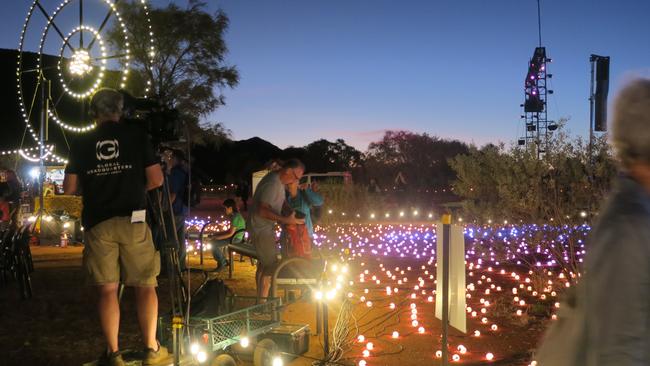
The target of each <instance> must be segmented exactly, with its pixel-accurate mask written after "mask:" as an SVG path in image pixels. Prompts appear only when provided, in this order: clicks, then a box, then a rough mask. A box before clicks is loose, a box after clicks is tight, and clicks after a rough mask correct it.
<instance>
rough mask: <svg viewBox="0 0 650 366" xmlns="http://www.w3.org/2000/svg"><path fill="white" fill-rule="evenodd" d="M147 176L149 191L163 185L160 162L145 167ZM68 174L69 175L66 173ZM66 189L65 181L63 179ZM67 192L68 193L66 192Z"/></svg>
mask: <svg viewBox="0 0 650 366" xmlns="http://www.w3.org/2000/svg"><path fill="white" fill-rule="evenodd" d="M144 171H145V176H146V177H147V191H150V190H152V189H155V188H158V187H160V186H162V185H163V180H164V178H163V174H162V168H161V167H160V164H157V163H156V164H153V165H150V166H148V167H146V168H145V170H144ZM66 176H67V175H66ZM63 184H64V190H65V181H63ZM66 194H67V193H66Z"/></svg>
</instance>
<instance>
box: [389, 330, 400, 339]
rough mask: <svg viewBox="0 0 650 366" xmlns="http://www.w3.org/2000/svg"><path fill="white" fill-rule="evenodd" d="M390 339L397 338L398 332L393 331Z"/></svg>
mask: <svg viewBox="0 0 650 366" xmlns="http://www.w3.org/2000/svg"><path fill="white" fill-rule="evenodd" d="M391 337H393V338H394V339H396V338H399V332H398V331H396V330H394V331H393V334H392V335H391Z"/></svg>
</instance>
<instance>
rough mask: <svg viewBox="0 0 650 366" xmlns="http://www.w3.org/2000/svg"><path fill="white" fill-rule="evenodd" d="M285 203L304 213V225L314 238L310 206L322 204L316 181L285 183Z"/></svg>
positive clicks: (310, 236) (311, 237)
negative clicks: (309, 182)
mask: <svg viewBox="0 0 650 366" xmlns="http://www.w3.org/2000/svg"><path fill="white" fill-rule="evenodd" d="M287 203H288V204H289V206H290V207H291V208H292V209H293V210H294V211H299V212H302V213H303V214H305V226H306V227H307V231H308V232H309V238H310V239H313V238H314V223H313V220H312V217H311V208H312V207H314V206H322V205H323V203H324V200H323V196H322V195H321V194H320V193H318V183H316V182H313V183H312V184H311V185H310V184H307V183H303V184H299V183H298V181H296V182H293V183H289V184H287Z"/></svg>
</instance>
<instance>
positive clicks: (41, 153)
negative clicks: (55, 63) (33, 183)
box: [38, 71, 47, 225]
mask: <svg viewBox="0 0 650 366" xmlns="http://www.w3.org/2000/svg"><path fill="white" fill-rule="evenodd" d="M38 78H39V79H40V84H41V115H40V121H39V124H40V128H39V131H38V145H39V146H38V153H39V157H40V160H39V162H38V168H39V173H40V174H39V175H38V179H39V182H38V183H39V188H38V196H39V197H38V204H39V206H38V217H40V219H41V225H42V224H43V212H44V208H43V205H44V201H43V195H44V193H45V187H44V185H45V161H44V159H43V156H44V155H45V125H47V91H46V86H45V83H46V80H45V74H43V71H41V72H40V73H39V75H38Z"/></svg>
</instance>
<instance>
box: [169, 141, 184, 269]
mask: <svg viewBox="0 0 650 366" xmlns="http://www.w3.org/2000/svg"><path fill="white" fill-rule="evenodd" d="M165 158H166V161H167V164H166V165H167V169H166V170H167V171H166V172H165V173H166V174H167V175H168V177H169V199H170V200H171V202H172V211H173V212H174V221H175V224H176V235H177V237H178V247H177V248H176V250H177V252H178V262H179V263H180V267H181V271H185V269H186V268H185V266H186V265H185V259H186V257H187V248H186V247H185V219H186V218H187V215H188V212H189V193H188V189H187V186H188V184H189V173H188V168H187V167H186V166H185V154H184V153H183V151H182V150H178V149H169V150H166V151H165Z"/></svg>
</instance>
